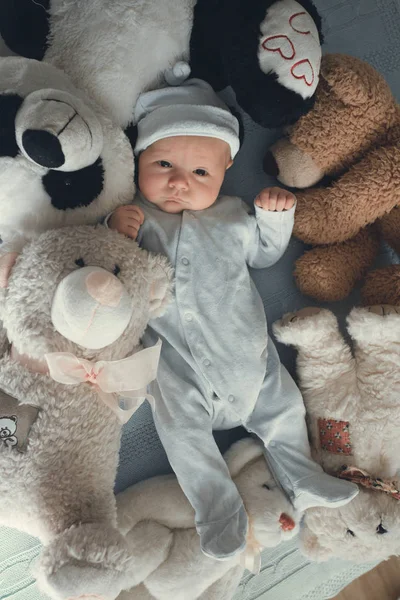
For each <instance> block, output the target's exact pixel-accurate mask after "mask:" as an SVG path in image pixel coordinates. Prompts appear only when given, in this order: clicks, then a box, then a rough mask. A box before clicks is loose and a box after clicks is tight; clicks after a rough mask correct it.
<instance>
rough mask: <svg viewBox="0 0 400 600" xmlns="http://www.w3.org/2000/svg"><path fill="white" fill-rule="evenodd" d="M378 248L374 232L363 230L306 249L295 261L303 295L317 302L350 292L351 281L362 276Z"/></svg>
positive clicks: (336, 297) (296, 277)
mask: <svg viewBox="0 0 400 600" xmlns="http://www.w3.org/2000/svg"><path fill="white" fill-rule="evenodd" d="M378 248H379V239H378V236H377V234H376V232H372V231H369V229H362V230H361V231H360V232H359V233H358V234H357V235H356V236H355V237H354V238H352V239H351V240H347V241H346V242H343V243H342V244H335V245H334V247H332V246H320V247H318V248H315V249H314V250H312V251H311V252H306V253H305V254H304V255H303V256H302V257H301V258H299V259H298V261H297V263H296V268H295V272H294V276H295V279H296V281H297V283H298V285H299V287H300V288H301V290H302V292H303V294H305V295H306V296H311V297H313V298H316V299H317V300H319V301H320V302H324V301H325V300H326V299H327V298H329V300H330V301H331V302H334V301H336V300H341V298H343V296H344V295H347V294H349V293H350V292H351V289H352V287H353V285H354V281H355V280H357V279H359V278H361V277H362V276H363V275H365V273H366V271H367V269H368V267H369V266H370V264H371V262H372V261H373V260H374V258H375V256H376V253H377V251H378ZM332 250H333V252H332ZM311 273H312V275H313V276H312V277H310V274H311Z"/></svg>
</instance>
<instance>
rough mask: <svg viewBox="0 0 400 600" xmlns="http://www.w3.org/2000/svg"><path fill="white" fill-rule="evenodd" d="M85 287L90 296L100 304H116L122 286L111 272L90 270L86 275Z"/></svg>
mask: <svg viewBox="0 0 400 600" xmlns="http://www.w3.org/2000/svg"><path fill="white" fill-rule="evenodd" d="M85 283H86V289H87V291H88V293H89V294H90V296H91V297H92V298H94V300H96V301H97V302H98V303H99V304H101V305H102V306H109V307H111V308H112V307H116V306H118V304H119V302H120V300H121V297H122V292H123V286H122V283H121V282H120V281H118V279H117V278H116V277H115V275H113V274H112V273H107V272H106V271H92V272H91V273H89V275H87V277H86V281H85Z"/></svg>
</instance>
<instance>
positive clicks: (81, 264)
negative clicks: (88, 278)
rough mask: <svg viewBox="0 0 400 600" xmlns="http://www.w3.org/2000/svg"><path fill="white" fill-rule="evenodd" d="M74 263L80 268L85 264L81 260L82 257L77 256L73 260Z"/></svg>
mask: <svg viewBox="0 0 400 600" xmlns="http://www.w3.org/2000/svg"><path fill="white" fill-rule="evenodd" d="M75 264H76V265H77V266H78V267H81V268H82V267H84V266H85V261H84V260H83V258H77V259H76V261H75Z"/></svg>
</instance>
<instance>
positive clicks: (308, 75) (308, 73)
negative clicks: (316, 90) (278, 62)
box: [290, 58, 314, 87]
mask: <svg viewBox="0 0 400 600" xmlns="http://www.w3.org/2000/svg"><path fill="white" fill-rule="evenodd" d="M290 72H291V74H292V75H293V77H295V78H296V79H304V81H305V82H306V85H308V86H309V87H311V86H312V85H313V83H314V69H313V68H312V65H311V63H310V61H309V60H308V58H304V59H303V60H299V61H298V62H297V63H295V64H294V65H293V67H292V68H291V69H290Z"/></svg>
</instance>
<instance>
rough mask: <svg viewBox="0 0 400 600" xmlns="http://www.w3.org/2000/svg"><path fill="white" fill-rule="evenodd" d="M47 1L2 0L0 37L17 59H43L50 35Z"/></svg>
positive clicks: (0, 6) (0, 4) (0, 7)
mask: <svg viewBox="0 0 400 600" xmlns="http://www.w3.org/2000/svg"><path fill="white" fill-rule="evenodd" d="M48 8H49V0H35V2H32V0H2V1H1V2H0V35H1V37H2V38H3V40H4V41H5V43H6V44H7V46H8V47H9V48H10V50H12V52H15V53H16V54H18V55H19V56H25V57H26V58H34V59H36V60H42V58H43V56H44V53H45V52H46V47H47V37H48V35H49V13H48Z"/></svg>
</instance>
